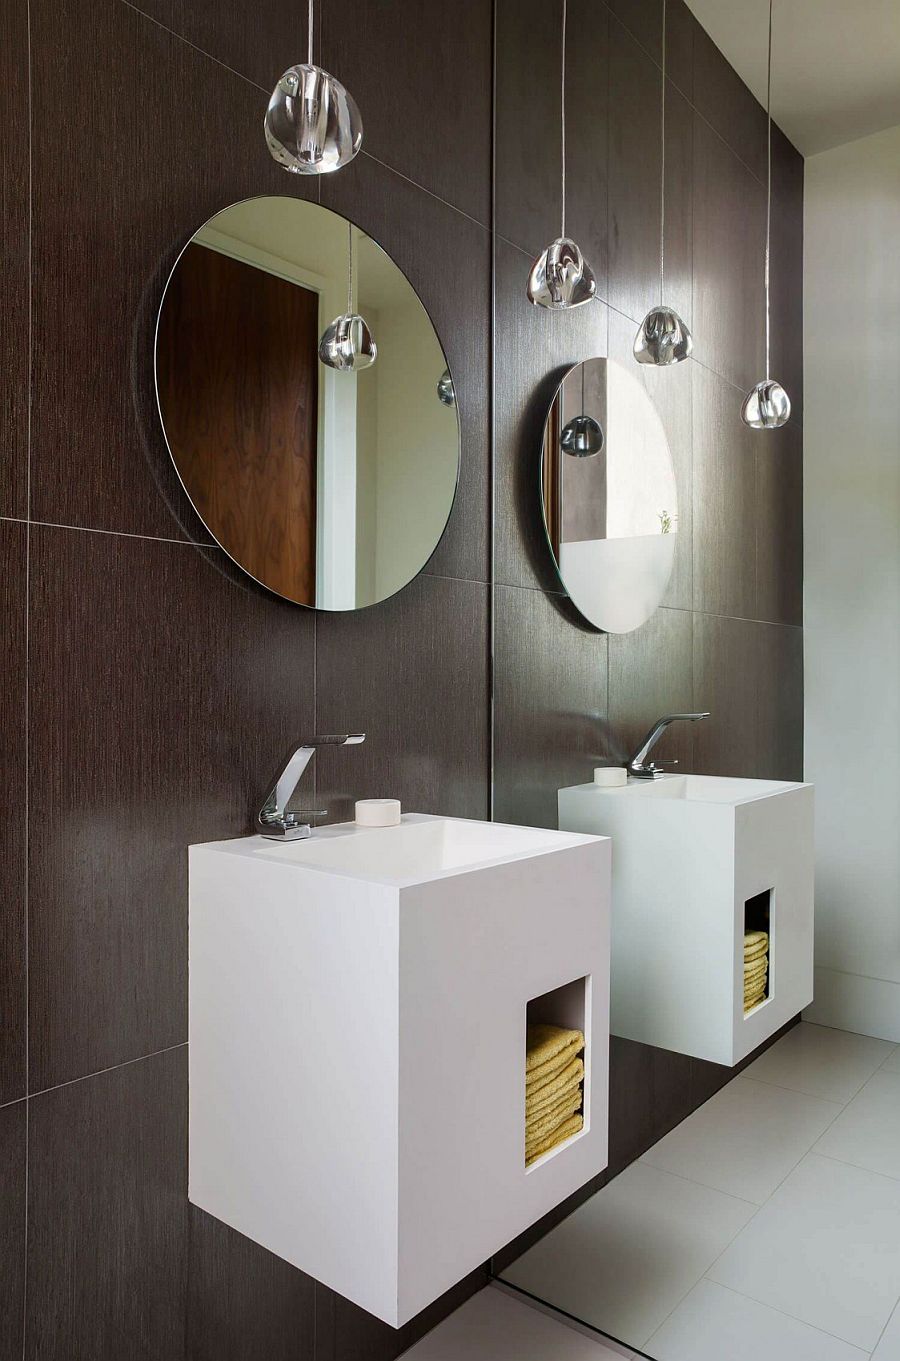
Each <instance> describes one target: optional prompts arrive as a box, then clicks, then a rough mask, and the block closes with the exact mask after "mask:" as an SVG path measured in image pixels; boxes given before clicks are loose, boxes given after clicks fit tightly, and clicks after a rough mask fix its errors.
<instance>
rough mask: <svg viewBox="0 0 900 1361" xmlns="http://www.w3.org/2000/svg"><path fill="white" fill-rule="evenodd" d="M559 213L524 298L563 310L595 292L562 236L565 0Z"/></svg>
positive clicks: (576, 250)
mask: <svg viewBox="0 0 900 1361" xmlns="http://www.w3.org/2000/svg"><path fill="white" fill-rule="evenodd" d="M560 74H561V81H560V83H561V101H562V120H561V127H562V135H561V150H562V213H561V217H560V231H559V236H558V237H557V239H556V240H555V241H552V242H551V243H550V245H549V246H548V247H547V248H546V250H543V251H541V253H540V255H539V256H538V258H537V259H536V260H535V262H534V264H533V265H532V267H531V273H530V274H529V276H528V300H529V302H533V303H534V304H535V305H536V306H537V307H549V308H551V309H552V310H555V311H564V310H565V309H567V308H570V307H581V306H582V305H583V304H584V303H586V302H590V301H591V299H592V298H593V296H594V294H595V293H596V292H597V280H596V278H595V277H594V271H593V270H592V269H591V267H590V265H589V264H588V263H587V261H586V260H585V258H584V256H583V255H582V253H581V249H580V247H579V246H578V245H577V243H576V242H575V241H573V240H572V239H571V238H570V237H568V236H566V0H562V62H561V67H560Z"/></svg>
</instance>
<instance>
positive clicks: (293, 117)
mask: <svg viewBox="0 0 900 1361" xmlns="http://www.w3.org/2000/svg"><path fill="white" fill-rule="evenodd" d="M265 129H266V143H267V145H268V148H269V151H270V152H271V153H272V155H273V157H274V158H275V160H276V161H277V162H278V164H279V165H283V166H284V168H285V170H290V171H291V172H292V173H293V174H295V175H329V174H331V172H332V171H333V170H340V168H341V166H344V165H347V164H349V162H350V161H352V160H353V157H354V156H355V155H356V153H357V152H358V151H359V149H360V147H361V146H362V138H363V126H362V118H361V117H360V113H359V109H358V108H357V107H356V101H355V100H354V98H353V96H352V95H351V94H350V93H349V92H348V91H347V90H346V89H345V88H344V86H343V85H342V84H341V82H340V81H339V80H336V79H335V77H334V76H331V75H329V74H328V72H327V71H323V70H322V68H321V66H314V65H313V0H309V48H308V61H307V62H306V63H305V65H302V66H290V67H288V69H287V70H286V71H285V73H284V75H283V76H282V77H281V79H280V80H279V82H278V84H277V85H276V86H275V89H274V90H273V91H272V98H271V99H270V100H269V107H268V108H267V109H266V120H265Z"/></svg>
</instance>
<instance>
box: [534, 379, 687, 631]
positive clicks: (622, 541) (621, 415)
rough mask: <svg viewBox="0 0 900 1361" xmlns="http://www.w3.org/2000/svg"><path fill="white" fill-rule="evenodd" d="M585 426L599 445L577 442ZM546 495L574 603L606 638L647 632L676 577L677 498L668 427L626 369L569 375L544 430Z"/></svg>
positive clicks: (558, 559)
mask: <svg viewBox="0 0 900 1361" xmlns="http://www.w3.org/2000/svg"><path fill="white" fill-rule="evenodd" d="M595 427H596V428H598V429H599V431H600V434H599V435H597V434H596V430H595ZM585 430H588V431H591V432H592V436H593V437H592V438H591V439H590V440H588V439H587V438H581V439H576V438H575V437H574V436H573V433H572V432H573V431H575V432H582V431H585ZM541 490H542V496H543V508H544V527H545V529H546V531H547V538H548V540H549V542H550V548H551V550H552V552H553V557H554V561H555V563H556V568H557V571H558V573H559V576H560V580H561V581H562V584H563V586H564V587H565V590H566V592H567V594H568V596H569V598H570V599H571V600H572V602H573V604H574V605H576V606H577V608H578V610H579V611H580V612H581V614H583V615H584V617H585V619H587V620H588V621H589V623H591V624H593V625H594V626H595V627H596V628H600V629H603V630H604V631H605V632H607V633H630V632H631V630H632V629H636V628H638V626H639V625H640V624H643V623H644V622H645V621H646V620H647V619H649V618H650V616H651V615H652V614H653V612H654V610H655V609H656V608H657V606H658V605H659V604H660V602H661V601H662V599H663V596H664V595H665V592H666V588H667V586H668V584H669V578H670V576H671V575H672V566H673V563H674V560H675V544H676V534H677V528H678V498H677V492H676V488H675V471H674V468H673V466H672V456H671V453H670V450H669V444H668V440H667V439H666V435H665V431H664V430H663V427H662V422H661V420H660V419H659V416H658V414H657V412H656V408H655V407H654V405H653V403H652V401H651V400H650V398H649V397H648V396H647V393H646V391H645V389H644V388H643V387H642V386H641V384H640V382H639V381H638V380H637V379H636V378H635V377H634V376H633V375H632V374H631V373H629V372H628V370H627V369H625V368H623V367H622V365H621V364H616V363H615V362H614V361H613V360H611V359H589V360H587V361H586V362H585V363H583V364H576V365H575V366H574V367H573V368H571V369H570V370H569V372H568V373H567V374H566V376H565V378H564V379H563V381H562V383H561V384H560V386H559V388H558V390H557V393H556V396H555V397H554V399H553V403H552V405H551V407H550V411H549V413H548V415H547V420H546V423H545V425H544V443H543V453H542V458H541Z"/></svg>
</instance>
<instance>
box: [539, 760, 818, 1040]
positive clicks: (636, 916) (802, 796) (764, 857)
mask: <svg viewBox="0 0 900 1361" xmlns="http://www.w3.org/2000/svg"><path fill="white" fill-rule="evenodd" d="M559 825H560V827H561V828H564V829H566V830H568V831H577V832H590V833H593V834H595V835H602V836H609V837H611V838H612V842H613V910H612V949H611V1004H610V1029H611V1031H612V1033H613V1034H615V1035H621V1036H624V1037H625V1038H627V1039H631V1040H638V1041H640V1042H642V1043H644V1044H652V1045H656V1046H658V1047H659V1048H662V1049H672V1050H676V1051H677V1052H679V1053H683V1054H691V1055H693V1056H694V1057H697V1058H702V1059H710V1060H712V1061H713V1062H715V1063H723V1064H728V1065H730V1066H734V1065H735V1064H736V1063H739V1062H740V1061H741V1059H743V1058H745V1057H746V1056H747V1055H748V1054H750V1053H751V1052H752V1051H753V1050H754V1049H755V1048H756V1047H757V1046H758V1045H760V1044H761V1043H762V1042H763V1041H764V1040H765V1039H767V1038H768V1037H769V1036H770V1035H771V1034H773V1033H774V1032H775V1031H776V1030H778V1029H779V1027H780V1026H782V1025H784V1024H785V1023H786V1022H787V1021H789V1020H790V1019H791V1018H792V1017H793V1016H796V1014H797V1013H798V1012H799V1011H801V1010H802V1009H803V1007H805V1006H808V1005H809V1003H810V1002H811V1001H812V995H813V789H812V786H811V785H808V784H793V783H786V782H782V781H775V780H745V779H730V778H719V777H718V776H708V775H664V776H662V777H659V778H657V779H645V780H636V779H631V780H629V781H628V783H627V785H623V786H621V787H603V786H600V785H596V784H593V783H592V784H584V785H577V786H574V787H572V788H569V789H561V790H560V791H559ZM760 927H762V928H764V929H766V930H768V932H769V977H768V987H767V994H766V997H765V998H764V1000H763V1001H762V1002H760V1003H759V1004H758V1005H757V1006H755V1007H754V1008H753V1009H752V1010H751V1011H749V1012H747V1013H746V1014H745V1013H744V994H743V939H744V932H745V930H748V929H750V930H753V929H757V928H760Z"/></svg>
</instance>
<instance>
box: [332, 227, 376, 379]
mask: <svg viewBox="0 0 900 1361" xmlns="http://www.w3.org/2000/svg"><path fill="white" fill-rule="evenodd" d="M347 227H348V260H349V265H348V271H347V310H346V312H344V313H343V314H342V315H341V316H339V317H335V319H334V321H333V322H332V323H331V325H330V326H329V327H327V329H326V330H325V331H324V332H323V334H322V339H321V340H320V341H319V358H320V359H321V361H322V363H323V364H325V365H326V366H327V367H328V368H329V369H338V370H340V371H341V372H342V373H345V372H347V371H351V370H352V371H353V372H356V371H357V370H359V369H367V368H368V367H369V366H370V365H371V364H374V363H375V360H376V358H377V356H378V348H377V346H376V344H375V341H374V340H373V338H372V332H371V331H370V330H369V327H368V323H367V322H366V320H365V318H364V317H361V316H360V315H359V313H358V312H354V310H353V224H352V223H349V222H348V223H347Z"/></svg>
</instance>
